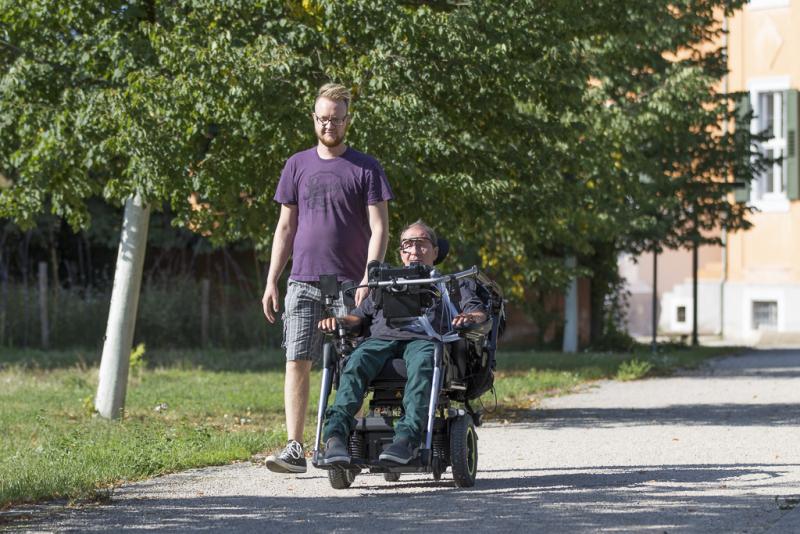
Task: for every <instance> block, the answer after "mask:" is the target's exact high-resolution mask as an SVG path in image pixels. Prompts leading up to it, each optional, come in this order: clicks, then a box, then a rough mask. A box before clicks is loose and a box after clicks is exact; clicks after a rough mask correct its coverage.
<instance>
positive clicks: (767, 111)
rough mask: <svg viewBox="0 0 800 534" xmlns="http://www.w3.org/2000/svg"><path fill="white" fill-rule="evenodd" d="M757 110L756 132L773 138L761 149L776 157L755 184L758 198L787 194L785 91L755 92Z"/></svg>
mask: <svg viewBox="0 0 800 534" xmlns="http://www.w3.org/2000/svg"><path fill="white" fill-rule="evenodd" d="M755 95H756V98H755V102H754V104H755V105H754V112H755V121H756V131H757V132H765V133H766V134H767V135H768V136H770V139H769V140H767V141H765V142H764V143H762V144H761V151H762V153H764V154H765V155H766V156H767V157H768V158H770V159H776V160H777V161H775V162H774V163H773V164H772V165H770V166H768V168H767V169H765V170H764V172H762V173H761V175H760V176H759V177H758V179H757V180H756V182H755V183H754V184H753V185H754V188H753V197H754V198H755V199H768V198H770V197H773V198H774V197H784V196H785V195H786V181H785V179H784V172H783V160H782V159H781V158H782V157H783V155H784V151H785V150H786V126H785V125H784V123H783V122H784V121H783V117H784V102H783V91H761V92H758V93H755Z"/></svg>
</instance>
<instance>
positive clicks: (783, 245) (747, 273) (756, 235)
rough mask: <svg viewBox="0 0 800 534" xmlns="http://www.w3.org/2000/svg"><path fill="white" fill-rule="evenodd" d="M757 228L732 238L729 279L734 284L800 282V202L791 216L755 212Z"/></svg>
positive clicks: (753, 219)
mask: <svg viewBox="0 0 800 534" xmlns="http://www.w3.org/2000/svg"><path fill="white" fill-rule="evenodd" d="M750 220H751V221H752V222H753V228H751V229H750V230H748V231H746V232H737V233H735V234H732V235H731V236H730V241H729V243H730V247H729V249H728V279H729V280H731V281H734V282H752V283H783V282H799V281H800V203H798V202H792V203H791V204H790V205H789V212H788V213H784V212H781V213H754V214H753V215H752V216H751V217H750Z"/></svg>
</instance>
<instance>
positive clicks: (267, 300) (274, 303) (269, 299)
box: [261, 283, 281, 323]
mask: <svg viewBox="0 0 800 534" xmlns="http://www.w3.org/2000/svg"><path fill="white" fill-rule="evenodd" d="M280 296H281V295H280V291H278V284H275V283H267V288H266V289H265V290H264V296H263V297H261V307H262V308H263V309H264V316H266V318H267V321H269V322H270V323H274V322H275V317H276V315H277V313H278V311H279V310H280V309H281V304H280V302H281V300H280Z"/></svg>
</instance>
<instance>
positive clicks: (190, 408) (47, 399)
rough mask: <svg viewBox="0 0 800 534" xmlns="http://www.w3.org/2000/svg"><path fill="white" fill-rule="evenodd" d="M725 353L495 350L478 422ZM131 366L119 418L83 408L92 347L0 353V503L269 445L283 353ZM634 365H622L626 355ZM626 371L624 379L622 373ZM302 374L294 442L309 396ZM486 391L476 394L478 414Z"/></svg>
mask: <svg viewBox="0 0 800 534" xmlns="http://www.w3.org/2000/svg"><path fill="white" fill-rule="evenodd" d="M724 353H731V350H730V349H709V348H702V349H697V350H688V349H683V350H677V349H674V350H671V351H668V352H665V353H663V354H659V355H657V356H656V357H651V356H650V354H649V352H648V351H644V350H643V351H642V352H641V353H637V354H612V353H580V354H576V355H565V354H561V353H556V352H534V351H517V352H502V353H500V354H499V356H498V372H497V378H496V381H495V385H496V387H497V394H496V398H497V401H498V403H499V406H498V408H497V410H496V411H495V412H494V413H493V414H488V415H487V418H488V419H491V418H492V417H504V418H505V417H509V416H511V414H514V415H515V416H517V417H519V415H520V413H524V410H525V409H526V408H528V407H530V406H531V404H532V402H533V401H534V399H536V398H537V395H538V396H541V395H546V394H559V393H563V392H565V391H569V390H570V389H572V388H574V387H575V386H577V385H579V384H582V383H585V382H587V381H592V380H597V379H601V378H614V377H617V378H621V379H625V378H627V379H635V378H639V377H641V376H642V375H645V374H647V375H653V374H664V373H668V372H669V371H670V370H672V369H674V368H675V367H682V366H691V365H695V364H697V363H698V362H701V361H702V360H704V359H707V358H709V357H712V356H715V355H719V354H724ZM144 359H145V361H146V362H147V366H146V367H143V368H139V369H134V370H132V372H131V376H130V380H129V386H128V396H127V403H126V411H125V417H124V418H123V419H122V420H121V421H116V422H108V421H105V420H102V419H98V418H97V417H96V416H95V415H94V414H93V401H92V399H93V396H94V394H95V389H96V387H97V355H96V354H95V353H94V352H89V351H81V350H73V351H48V352H41V351H20V350H12V349H0V429H2V431H1V432H0V508H1V507H3V506H8V505H9V504H12V503H19V502H29V501H37V500H42V499H48V498H53V497H68V498H92V497H93V496H94V495H95V493H96V490H97V489H102V488H104V487H108V486H111V485H113V484H116V483H119V482H120V481H124V480H135V479H140V478H145V477H150V476H153V475H157V474H163V473H169V472H173V471H178V470H181V469H186V468H190V467H197V466H203V465H214V464H224V463H228V462H231V461H235V460H246V459H248V458H251V457H252V455H254V454H255V453H258V452H263V451H268V450H272V449H275V448H277V447H279V446H280V445H281V444H282V443H283V441H284V440H285V437H286V434H285V428H284V426H283V357H282V354H281V353H279V352H277V351H255V350H254V351H243V352H226V351H221V350H209V351H171V352H164V351H153V352H146V353H145V357H144ZM631 360H636V364H635V365H633V366H631V364H630V361H631ZM626 370H627V374H626V373H623V371H626ZM319 380H320V378H319V373H318V372H315V373H314V375H313V377H312V388H311V390H312V402H311V404H310V407H309V417H308V427H307V429H306V439H307V441H308V439H309V438H310V437H311V436H312V435H313V429H312V426H313V424H314V417H315V413H316V403H317V399H318V385H319ZM494 399H495V396H494V395H493V394H491V393H489V394H487V395H485V396H484V398H483V399H482V400H483V404H484V405H485V406H486V408H487V409H491V408H493V407H494V403H495V400H494Z"/></svg>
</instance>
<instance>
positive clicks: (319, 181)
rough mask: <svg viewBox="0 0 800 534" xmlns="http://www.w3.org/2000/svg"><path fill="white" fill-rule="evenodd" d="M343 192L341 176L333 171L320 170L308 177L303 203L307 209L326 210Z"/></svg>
mask: <svg viewBox="0 0 800 534" xmlns="http://www.w3.org/2000/svg"><path fill="white" fill-rule="evenodd" d="M342 193H343V192H342V187H341V184H340V183H339V177H338V176H337V175H335V174H333V173H331V172H327V171H320V172H318V173H316V174H313V175H311V176H310V177H309V178H308V185H307V187H306V188H305V198H303V204H304V207H305V208H306V209H307V210H312V211H318V210H325V209H326V207H327V206H328V205H330V204H331V202H332V201H333V200H334V199H335V198H338V197H340V196H342Z"/></svg>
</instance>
